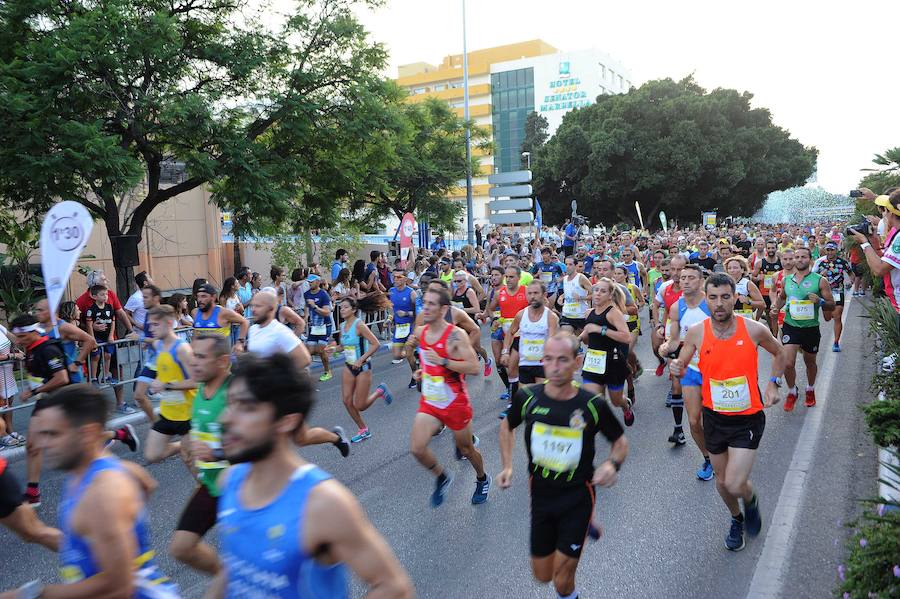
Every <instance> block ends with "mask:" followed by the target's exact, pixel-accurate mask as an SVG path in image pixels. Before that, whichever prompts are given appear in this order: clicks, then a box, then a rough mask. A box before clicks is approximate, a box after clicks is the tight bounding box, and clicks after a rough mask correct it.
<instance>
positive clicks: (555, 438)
mask: <svg viewBox="0 0 900 599" xmlns="http://www.w3.org/2000/svg"><path fill="white" fill-rule="evenodd" d="M582 438H583V434H582V432H581V431H580V430H577V429H574V428H569V427H567V426H553V425H552V424H544V423H543V422H535V423H534V424H533V425H532V427H531V461H532V462H533V463H534V464H535V465H536V466H540V467H542V468H546V469H547V470H552V471H553V472H569V471H570V470H574V469H575V468H577V467H578V462H580V461H581V445H582Z"/></svg>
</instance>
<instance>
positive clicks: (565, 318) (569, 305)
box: [557, 256, 597, 335]
mask: <svg viewBox="0 0 900 599" xmlns="http://www.w3.org/2000/svg"><path fill="white" fill-rule="evenodd" d="M594 266H595V267H596V266H597V265H596V264H595V265H594ZM562 287H563V293H562V295H561V296H560V297H559V299H557V304H562V311H561V314H562V318H561V319H560V321H559V324H560V325H568V326H570V327H572V332H573V333H574V334H575V335H580V334H581V331H583V330H584V325H585V323H586V320H585V319H586V318H587V313H588V311H589V310H590V309H591V282H590V280H589V279H588V278H587V277H586V276H585V275H584V273H580V272H578V269H577V268H576V267H575V259H574V258H573V257H572V256H567V257H566V276H565V278H563V282H562Z"/></svg>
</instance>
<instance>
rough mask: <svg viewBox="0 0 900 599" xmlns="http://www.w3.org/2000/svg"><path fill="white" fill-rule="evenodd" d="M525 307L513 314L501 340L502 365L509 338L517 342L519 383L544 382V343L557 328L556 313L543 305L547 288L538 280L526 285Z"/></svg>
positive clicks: (507, 353) (505, 360)
mask: <svg viewBox="0 0 900 599" xmlns="http://www.w3.org/2000/svg"><path fill="white" fill-rule="evenodd" d="M525 295H526V297H527V299H528V307H527V308H525V309H523V310H520V311H519V313H518V314H516V315H515V317H514V318H513V321H512V324H511V325H510V327H509V334H508V335H507V336H506V338H505V339H504V340H503V351H502V352H501V354H502V356H501V358H500V360H501V362H502V363H503V364H504V366H506V365H507V364H508V363H509V352H510V348H511V347H512V345H513V340H515V341H516V342H518V345H519V352H518V353H519V365H518V369H517V372H518V375H519V382H521V383H522V384H523V385H532V384H534V383H542V382H544V379H545V376H544V367H543V366H542V362H541V361H542V360H543V357H544V345H545V344H546V342H547V339H549V338H550V337H552V336H553V335H555V334H556V331H557V330H558V329H559V317H558V316H557V315H556V314H554V313H553V311H552V310H550V308H548V307H547V306H546V303H545V300H546V296H547V288H546V287H545V286H544V282H543V281H542V280H539V279H536V280H534V281H532V282H531V283H530V284H529V285H528V287H527V288H526V291H525Z"/></svg>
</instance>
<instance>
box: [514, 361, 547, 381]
mask: <svg viewBox="0 0 900 599" xmlns="http://www.w3.org/2000/svg"><path fill="white" fill-rule="evenodd" d="M539 378H541V379H543V378H547V377H545V376H544V367H543V366H522V365H519V382H520V383H522V384H523V385H531V384H534V383H536V382H537V379H539Z"/></svg>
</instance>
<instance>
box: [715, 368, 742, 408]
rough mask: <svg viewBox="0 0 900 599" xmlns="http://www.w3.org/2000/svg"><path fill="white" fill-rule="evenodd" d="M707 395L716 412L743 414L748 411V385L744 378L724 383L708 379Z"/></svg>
mask: <svg viewBox="0 0 900 599" xmlns="http://www.w3.org/2000/svg"><path fill="white" fill-rule="evenodd" d="M709 393H710V395H711V397H712V404H713V410H715V411H716V412H743V411H744V410H749V409H750V385H749V384H748V383H747V377H745V376H738V377H734V378H731V379H725V380H724V381H718V380H716V379H710V381H709Z"/></svg>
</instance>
